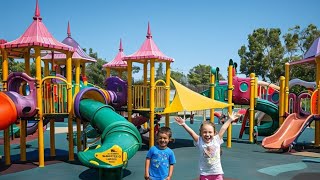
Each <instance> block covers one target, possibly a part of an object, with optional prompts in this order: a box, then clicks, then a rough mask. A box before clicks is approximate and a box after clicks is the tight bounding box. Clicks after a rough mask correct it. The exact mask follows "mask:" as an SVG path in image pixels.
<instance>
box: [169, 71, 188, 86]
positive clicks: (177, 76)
mask: <svg viewBox="0 0 320 180" xmlns="http://www.w3.org/2000/svg"><path fill="white" fill-rule="evenodd" d="M171 78H173V79H174V80H176V81H177V82H179V83H180V84H182V85H187V77H186V76H185V75H184V74H183V73H181V72H178V71H171Z"/></svg>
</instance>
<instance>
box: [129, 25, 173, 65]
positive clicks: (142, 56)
mask: <svg viewBox="0 0 320 180" xmlns="http://www.w3.org/2000/svg"><path fill="white" fill-rule="evenodd" d="M146 37H147V39H146V40H145V41H144V43H143V44H142V46H141V47H140V49H139V50H138V51H137V52H135V53H133V54H131V55H129V56H126V57H124V58H123V60H124V61H126V60H142V61H143V60H148V59H159V60H163V61H170V62H173V61H174V59H173V58H170V57H168V56H166V55H165V54H163V53H162V52H161V51H160V49H159V48H158V46H157V45H156V43H155V42H154V41H153V39H152V35H151V30H150V24H149V22H148V31H147V36H146Z"/></svg>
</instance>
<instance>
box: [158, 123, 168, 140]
mask: <svg viewBox="0 0 320 180" xmlns="http://www.w3.org/2000/svg"><path fill="white" fill-rule="evenodd" d="M160 133H163V134H167V135H168V136H169V138H171V137H172V131H171V129H170V128H169V127H165V126H163V127H161V128H159V131H158V133H157V136H159V134H160Z"/></svg>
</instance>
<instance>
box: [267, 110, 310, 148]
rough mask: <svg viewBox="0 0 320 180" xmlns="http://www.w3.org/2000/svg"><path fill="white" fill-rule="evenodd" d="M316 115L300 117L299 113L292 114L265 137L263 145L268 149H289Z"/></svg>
mask: <svg viewBox="0 0 320 180" xmlns="http://www.w3.org/2000/svg"><path fill="white" fill-rule="evenodd" d="M313 119H314V116H313V115H310V116H308V117H306V118H305V117H299V116H298V114H296V113H293V114H290V115H289V116H288V117H287V118H286V120H285V121H284V123H283V124H282V125H281V127H280V128H279V129H278V130H277V132H276V133H275V134H273V135H271V136H268V137H265V138H264V139H263V141H262V146H263V147H264V148H266V149H278V150H280V149H287V148H289V146H290V145H291V144H292V143H293V142H294V141H295V140H296V139H297V138H298V136H299V135H300V134H301V132H302V131H303V130H304V129H305V128H306V126H307V125H308V124H309V122H311V121H313Z"/></svg>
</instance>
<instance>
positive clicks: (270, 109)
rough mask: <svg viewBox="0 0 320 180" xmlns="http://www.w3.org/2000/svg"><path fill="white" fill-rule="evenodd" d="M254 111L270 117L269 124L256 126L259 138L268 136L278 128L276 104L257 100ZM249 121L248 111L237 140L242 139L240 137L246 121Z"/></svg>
mask: <svg viewBox="0 0 320 180" xmlns="http://www.w3.org/2000/svg"><path fill="white" fill-rule="evenodd" d="M255 110H258V111H261V112H264V113H265V114H267V115H269V116H270V117H271V120H270V121H269V122H265V123H263V124H261V125H260V126H258V133H259V136H269V135H271V134H272V133H273V132H275V130H276V129H277V128H278V127H279V108H278V106H277V105H276V104H273V103H272V102H270V101H267V100H264V99H257V104H256V106H255ZM248 119H249V111H247V113H246V115H245V117H244V118H243V121H242V127H241V130H240V134H239V138H240V139H241V138H242V135H243V133H244V131H245V126H246V121H247V120H248Z"/></svg>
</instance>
